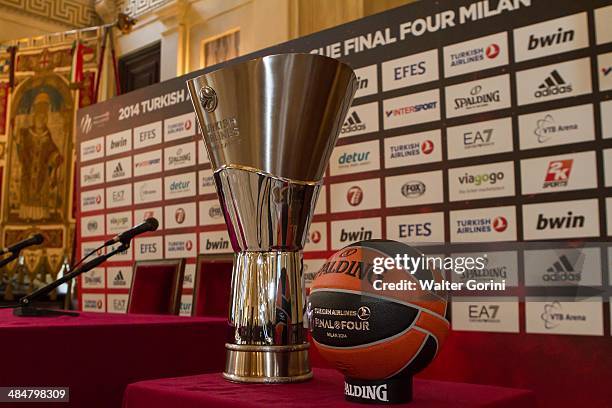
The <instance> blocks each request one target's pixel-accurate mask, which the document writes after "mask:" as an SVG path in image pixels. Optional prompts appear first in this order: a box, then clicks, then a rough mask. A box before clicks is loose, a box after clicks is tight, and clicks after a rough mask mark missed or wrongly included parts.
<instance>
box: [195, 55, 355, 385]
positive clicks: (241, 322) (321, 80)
mask: <svg viewBox="0 0 612 408" xmlns="http://www.w3.org/2000/svg"><path fill="white" fill-rule="evenodd" d="M187 85H188V87H189V93H190V95H191V100H192V102H193V106H194V109H195V111H196V113H197V115H198V120H199V123H200V127H201V129H202V137H203V139H204V143H205V145H206V150H207V151H208V156H209V157H210V161H211V163H212V168H213V171H214V176H215V183H216V186H217V193H218V195H219V201H220V202H221V208H222V209H223V214H224V216H225V222H226V224H227V227H228V231H229V236H230V240H231V242H232V247H233V249H234V252H236V254H235V256H234V266H233V274H232V293H231V300H230V315H229V321H230V325H231V326H232V327H233V334H234V335H233V342H232V343H228V344H226V350H227V356H226V365H225V372H224V374H223V375H224V377H225V378H226V379H228V380H231V381H238V382H249V383H252V382H257V383H280V382H296V381H303V380H307V379H309V378H311V377H312V371H311V369H310V362H309V358H308V347H309V344H308V341H307V337H306V329H305V327H304V321H303V313H304V288H303V285H302V268H303V262H302V249H303V248H304V243H305V240H306V237H307V234H308V228H309V227H310V222H311V220H312V215H313V211H314V207H315V204H316V201H317V197H318V195H319V190H320V189H321V185H322V179H323V175H324V173H325V168H326V167H327V164H328V162H329V157H330V155H331V152H332V149H333V148H334V145H335V144H336V139H337V138H338V134H339V132H340V128H341V126H342V123H343V120H344V117H345V116H346V113H347V110H348V108H349V106H350V104H351V101H352V99H353V95H354V94H355V91H356V77H355V74H354V73H353V70H352V69H351V68H349V67H348V66H347V65H345V64H343V63H341V62H339V61H337V60H335V59H332V58H327V57H323V56H319V55H311V54H281V55H271V56H267V57H263V58H256V59H253V60H249V61H246V62H240V63H236V64H233V65H230V66H228V67H226V68H222V69H219V70H217V71H213V72H210V73H208V74H204V75H202V76H199V77H197V78H194V79H191V80H189V81H187Z"/></svg>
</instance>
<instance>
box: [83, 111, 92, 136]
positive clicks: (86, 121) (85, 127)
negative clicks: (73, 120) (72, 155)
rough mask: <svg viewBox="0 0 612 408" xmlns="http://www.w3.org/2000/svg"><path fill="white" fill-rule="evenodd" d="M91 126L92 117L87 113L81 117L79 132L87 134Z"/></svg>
mask: <svg viewBox="0 0 612 408" xmlns="http://www.w3.org/2000/svg"><path fill="white" fill-rule="evenodd" d="M92 127H93V119H92V118H91V115H90V114H89V113H88V114H87V115H85V116H83V117H82V118H81V132H82V133H84V134H88V133H89V132H90V131H91V128H92Z"/></svg>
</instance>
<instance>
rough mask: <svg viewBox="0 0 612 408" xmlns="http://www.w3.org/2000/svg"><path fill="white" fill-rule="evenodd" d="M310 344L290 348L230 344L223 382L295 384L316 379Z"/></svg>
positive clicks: (295, 345)
mask: <svg viewBox="0 0 612 408" xmlns="http://www.w3.org/2000/svg"><path fill="white" fill-rule="evenodd" d="M308 347H310V344H309V343H304V344H294V345H288V346H259V345H250V344H229V343H228V344H226V345H225V349H226V352H227V354H226V359H225V371H224V372H223V378H225V379H226V380H229V381H232V382H240V383H266V384H277V383H293V382H301V381H307V380H310V379H311V378H312V370H311V369H310V359H309V358H308Z"/></svg>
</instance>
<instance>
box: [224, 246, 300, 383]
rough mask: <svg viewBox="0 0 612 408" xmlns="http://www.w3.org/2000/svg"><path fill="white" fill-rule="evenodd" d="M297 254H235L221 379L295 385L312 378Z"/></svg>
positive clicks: (251, 252) (296, 252)
mask: <svg viewBox="0 0 612 408" xmlns="http://www.w3.org/2000/svg"><path fill="white" fill-rule="evenodd" d="M302 268H303V260H302V253H301V251H291V252H285V251H269V252H256V251H244V252H239V253H238V254H237V255H236V257H235V260H234V269H233V274H232V298H231V304H230V316H229V319H230V324H231V325H232V326H233V327H234V343H233V344H226V350H227V357H226V367H225V372H224V374H223V375H224V377H225V378H226V379H228V380H231V381H237V382H263V383H279V382H296V381H304V380H307V379H310V378H311V377H312V371H311V369H310V361H309V358H308V347H309V344H308V342H307V341H306V329H305V328H304V321H303V311H304V290H303V286H302Z"/></svg>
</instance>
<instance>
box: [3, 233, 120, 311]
mask: <svg viewBox="0 0 612 408" xmlns="http://www.w3.org/2000/svg"><path fill="white" fill-rule="evenodd" d="M129 247H130V243H129V241H128V242H122V243H121V245H119V246H118V247H117V248H115V249H114V250H112V251H111V252H109V253H108V254H105V255H100V256H99V257H97V258H94V259H92V260H91V261H89V262H86V263H84V264H82V265H81V266H79V267H77V268H75V269H74V270H73V271H72V272H70V273H67V274H66V275H64V276H62V277H61V278H59V279H57V280H55V281H53V282H51V283H50V284H48V285H46V286H43V287H42V288H39V289H37V290H35V291H34V292H32V293H30V294H29V295H26V296H24V297H22V298H21V299H19V307H17V308H15V309H14V310H13V315H15V316H20V317H49V316H73V317H74V316H78V315H79V313H77V312H69V311H66V310H57V309H41V308H37V307H33V306H32V301H33V300H34V299H36V298H39V297H41V296H43V295H46V294H48V293H49V292H51V291H52V290H53V289H55V288H57V287H58V286H60V285H61V284H63V283H66V282H68V281H69V280H71V279H73V278H75V277H77V276H79V275H80V274H82V273H85V272H88V271H90V270H92V269H93V268H95V267H96V266H98V265H100V264H102V263H103V262H105V261H106V260H107V259H108V258H110V257H111V256H113V255H115V254H117V253H119V252H123V251H125V250H127V249H128V248H129Z"/></svg>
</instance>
